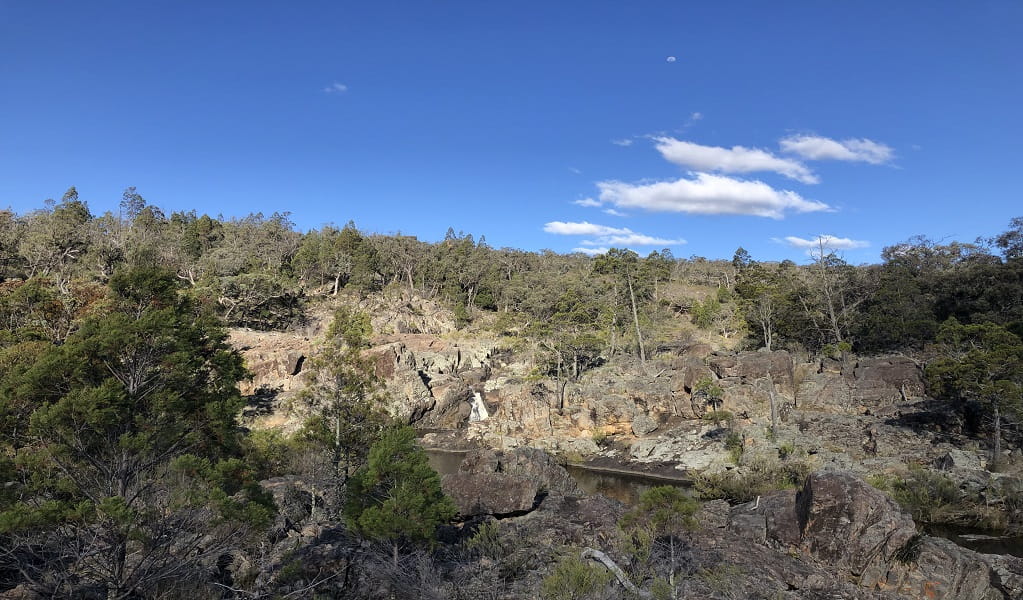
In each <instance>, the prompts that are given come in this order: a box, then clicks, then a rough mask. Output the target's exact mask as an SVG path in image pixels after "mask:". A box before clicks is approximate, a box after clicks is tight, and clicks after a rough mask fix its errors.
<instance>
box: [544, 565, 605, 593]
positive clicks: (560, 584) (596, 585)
mask: <svg viewBox="0 0 1023 600" xmlns="http://www.w3.org/2000/svg"><path fill="white" fill-rule="evenodd" d="M610 581H611V573H610V572H608V571H607V569H605V568H603V567H601V566H598V565H595V564H593V563H591V562H588V561H584V560H583V559H581V558H579V557H577V556H570V557H568V558H565V559H564V560H562V561H561V562H559V563H558V566H556V567H554V570H553V571H552V572H551V573H550V575H548V576H547V577H544V579H543V583H541V585H540V595H541V597H542V598H544V600H581V599H583V598H591V597H593V596H594V595H596V594H597V593H599V592H602V591H603V590H604V589H605V588H606V587H607V584H608V583H610Z"/></svg>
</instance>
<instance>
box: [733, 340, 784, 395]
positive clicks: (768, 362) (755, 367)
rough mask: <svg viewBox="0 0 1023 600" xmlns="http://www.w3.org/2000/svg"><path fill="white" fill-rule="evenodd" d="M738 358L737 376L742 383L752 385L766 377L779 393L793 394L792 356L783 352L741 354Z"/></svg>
mask: <svg viewBox="0 0 1023 600" xmlns="http://www.w3.org/2000/svg"><path fill="white" fill-rule="evenodd" d="M737 358H738V364H737V368H738V372H739V373H738V374H739V377H741V378H742V381H743V383H753V382H754V381H756V380H758V379H764V378H765V377H767V376H768V375H770V376H771V379H772V380H773V381H774V385H775V386H776V387H777V389H778V391H779V392H780V393H785V394H789V395H791V394H793V393H794V392H795V390H794V389H793V363H792V355H790V354H789V353H788V352H786V351H785V350H775V351H774V352H741V353H739V356H738V357H737Z"/></svg>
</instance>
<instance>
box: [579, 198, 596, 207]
mask: <svg viewBox="0 0 1023 600" xmlns="http://www.w3.org/2000/svg"><path fill="white" fill-rule="evenodd" d="M572 204H577V205H579V206H586V207H589V208H593V207H596V206H602V203H601V202H600V201H599V200H594V199H593V198H582V199H581V200H573V201H572Z"/></svg>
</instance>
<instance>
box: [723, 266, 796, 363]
mask: <svg viewBox="0 0 1023 600" xmlns="http://www.w3.org/2000/svg"><path fill="white" fill-rule="evenodd" d="M732 264H733V266H734V267H735V270H736V276H735V292H736V294H737V295H738V296H739V305H740V309H741V310H742V313H743V317H744V318H745V319H746V322H747V323H749V324H750V325H751V326H752V327H753V329H754V330H759V332H760V338H761V341H762V342H763V344H764V348H766V349H767V350H768V351H771V350H772V348H773V347H774V342H775V338H776V336H777V327H778V321H779V319H780V317H781V313H782V311H783V310H784V309H783V306H784V304H785V292H786V289H785V284H784V283H785V282H784V279H783V278H782V277H780V276H779V275H778V273H777V271H776V270H774V269H770V268H769V267H766V266H764V265H761V264H760V263H758V262H756V261H754V260H753V259H752V257H750V255H749V253H748V252H746V251H745V250H744V249H742V248H739V249H738V250H737V251H736V252H735V257H734V258H733V259H732Z"/></svg>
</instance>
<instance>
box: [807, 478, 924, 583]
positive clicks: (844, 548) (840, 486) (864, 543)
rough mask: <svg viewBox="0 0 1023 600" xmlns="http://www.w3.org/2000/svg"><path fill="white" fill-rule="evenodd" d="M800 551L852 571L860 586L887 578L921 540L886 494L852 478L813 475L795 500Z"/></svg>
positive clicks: (910, 523) (904, 515)
mask: <svg viewBox="0 0 1023 600" xmlns="http://www.w3.org/2000/svg"><path fill="white" fill-rule="evenodd" d="M795 514H796V519H797V522H798V524H799V530H800V547H801V548H802V549H803V550H805V551H807V552H809V553H811V554H813V555H814V556H816V557H818V558H820V559H822V560H824V561H825V562H827V563H828V564H829V565H832V566H834V567H838V568H841V569H844V570H848V571H849V572H850V573H851V574H852V575H853V576H855V577H858V578H859V581H860V584H861V585H866V586H873V585H874V584H876V583H877V582H879V581H881V580H882V579H883V578H884V574H885V572H886V570H887V568H888V566H889V565H890V564H891V563H892V562H893V561H894V559H895V555H896V553H897V552H898V551H899V550H900V549H902V548H904V547H905V546H906V544H907V543H908V542H909V541H910V539H912V538H913V536H915V535H916V525H915V524H914V523H913V519H912V518H910V516H909V515H908V514H906V513H904V512H902V509H901V508H900V507H899V505H898V504H896V503H895V501H894V500H892V499H891V498H890V497H888V496H887V495H885V494H883V493H881V492H879V491H877V490H876V489H874V488H872V487H871V486H870V485H869V484H867V483H866V482H865V481H863V480H862V479H859V478H857V477H855V476H853V475H851V474H848V473H828V472H823V473H813V474H811V475H810V476H809V477H808V478H807V481H806V484H805V485H804V486H803V489H802V490H801V491H800V492H799V493H798V494H797V495H796V505H795Z"/></svg>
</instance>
